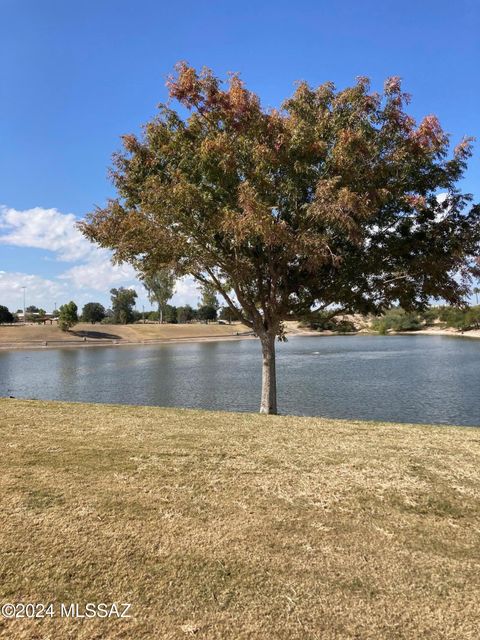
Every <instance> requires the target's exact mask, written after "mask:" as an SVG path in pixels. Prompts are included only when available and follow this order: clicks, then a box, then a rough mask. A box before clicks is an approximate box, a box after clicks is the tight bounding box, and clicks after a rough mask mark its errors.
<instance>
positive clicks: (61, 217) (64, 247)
mask: <svg viewBox="0 0 480 640" xmlns="http://www.w3.org/2000/svg"><path fill="white" fill-rule="evenodd" d="M76 221H77V219H76V218H75V216H74V215H73V214H72V213H66V214H65V213H61V212H60V211H58V210H57V209H42V208H41V207H34V208H33V209H27V210H25V211H18V210H17V209H11V208H8V207H5V206H0V243H2V244H7V245H11V246H16V247H32V248H35V249H46V250H47V251H51V252H53V253H55V254H56V257H57V259H58V260H62V261H66V262H74V261H77V260H81V259H85V258H88V257H89V256H91V255H92V254H94V253H95V251H96V249H95V247H94V246H93V245H92V244H91V243H90V242H89V241H88V240H87V239H86V238H85V237H84V236H83V235H82V234H81V233H80V231H79V230H78V229H77V227H76V226H75V223H76Z"/></svg>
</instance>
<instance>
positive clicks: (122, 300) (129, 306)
mask: <svg viewBox="0 0 480 640" xmlns="http://www.w3.org/2000/svg"><path fill="white" fill-rule="evenodd" d="M110 295H111V300H112V312H113V322H114V324H130V323H132V322H133V321H134V315H133V307H134V306H135V300H136V298H137V292H136V291H135V289H126V288H125V287H120V288H119V289H110Z"/></svg>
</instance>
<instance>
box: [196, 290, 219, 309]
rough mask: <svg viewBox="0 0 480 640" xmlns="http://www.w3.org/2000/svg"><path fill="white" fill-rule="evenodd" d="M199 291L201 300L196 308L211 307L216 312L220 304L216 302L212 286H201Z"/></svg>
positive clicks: (215, 294)
mask: <svg viewBox="0 0 480 640" xmlns="http://www.w3.org/2000/svg"><path fill="white" fill-rule="evenodd" d="M200 291H201V294H202V298H201V301H200V304H199V305H198V307H199V308H200V307H213V308H214V309H216V310H218V309H219V307H220V304H219V302H218V300H217V291H216V289H215V287H213V286H212V285H209V284H203V285H202V286H201V287H200Z"/></svg>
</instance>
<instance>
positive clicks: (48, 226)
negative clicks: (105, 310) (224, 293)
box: [0, 205, 199, 311]
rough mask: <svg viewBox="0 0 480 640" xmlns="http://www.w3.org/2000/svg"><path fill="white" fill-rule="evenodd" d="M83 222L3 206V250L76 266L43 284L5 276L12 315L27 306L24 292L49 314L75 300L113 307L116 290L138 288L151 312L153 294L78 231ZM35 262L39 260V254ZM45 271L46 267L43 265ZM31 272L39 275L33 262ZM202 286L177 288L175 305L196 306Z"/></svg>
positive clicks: (31, 277)
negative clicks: (27, 251) (10, 248)
mask: <svg viewBox="0 0 480 640" xmlns="http://www.w3.org/2000/svg"><path fill="white" fill-rule="evenodd" d="M76 222H77V219H76V217H75V216H74V215H73V214H71V213H67V214H65V213H62V212H60V211H58V209H43V208H41V207H34V208H33V209H27V210H24V211H19V210H17V209H12V208H9V207H6V206H2V205H0V244H3V245H10V246H14V247H23V248H32V249H43V250H45V251H48V252H49V253H51V254H52V256H53V258H54V260H56V261H57V262H58V261H60V262H70V263H72V265H71V266H69V267H68V268H67V269H66V270H65V271H64V272H63V273H61V274H59V275H56V276H55V277H53V276H52V277H51V278H43V277H40V276H38V275H36V274H35V273H33V274H32V273H18V272H6V271H0V304H6V305H7V306H8V307H9V308H11V309H14V310H15V309H18V308H21V307H22V306H23V290H22V286H26V287H27V306H28V305H30V304H35V305H37V306H41V307H42V308H45V309H46V310H47V311H50V310H52V309H53V307H54V304H55V303H57V306H58V305H60V304H63V303H64V302H68V301H69V300H75V302H77V304H78V306H79V307H80V306H81V305H83V304H84V303H85V302H88V301H92V300H98V301H99V302H102V304H105V305H106V306H108V305H109V303H110V289H111V288H112V287H120V286H124V287H134V288H135V290H136V291H137V293H138V295H139V297H138V299H137V308H141V307H142V306H143V305H145V308H146V309H148V308H150V303H149V301H148V298H147V293H146V291H145V289H144V288H143V285H142V284H141V283H140V282H139V280H138V278H137V277H136V273H135V270H134V269H133V267H131V266H130V265H128V264H123V265H113V264H112V263H111V259H110V258H111V255H112V254H111V252H110V251H108V250H107V249H102V248H99V247H98V246H96V245H95V244H92V243H91V242H89V241H88V240H87V239H86V238H85V237H84V236H83V235H82V234H81V233H80V231H79V230H78V229H77V227H76ZM34 259H38V254H35V256H34ZM42 265H43V269H44V268H45V263H44V262H43V263H42ZM29 269H31V270H32V271H35V264H34V263H32V259H30V261H29ZM198 298H199V292H198V286H197V284H196V283H195V282H194V280H193V278H182V279H181V280H179V281H178V282H177V285H176V292H175V295H174V297H173V299H172V304H175V305H184V304H191V305H192V306H195V305H196V304H197V302H198Z"/></svg>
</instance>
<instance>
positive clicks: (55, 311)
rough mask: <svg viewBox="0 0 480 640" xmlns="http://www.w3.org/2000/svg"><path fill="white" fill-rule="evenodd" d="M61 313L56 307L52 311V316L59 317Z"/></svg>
mask: <svg viewBox="0 0 480 640" xmlns="http://www.w3.org/2000/svg"><path fill="white" fill-rule="evenodd" d="M59 313H60V312H59V310H58V309H54V310H53V311H52V316H53V317H54V318H58V316H59Z"/></svg>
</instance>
